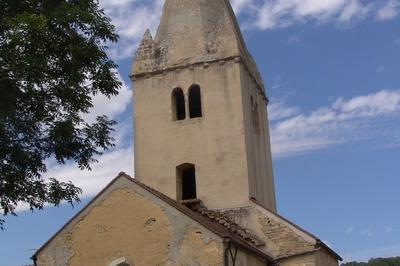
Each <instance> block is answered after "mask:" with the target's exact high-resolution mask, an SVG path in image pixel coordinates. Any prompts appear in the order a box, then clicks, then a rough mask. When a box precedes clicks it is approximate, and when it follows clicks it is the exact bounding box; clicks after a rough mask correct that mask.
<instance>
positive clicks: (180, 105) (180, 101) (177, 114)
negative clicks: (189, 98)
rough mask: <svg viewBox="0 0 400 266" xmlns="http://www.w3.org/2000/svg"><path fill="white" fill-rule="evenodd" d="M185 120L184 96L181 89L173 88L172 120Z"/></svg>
mask: <svg viewBox="0 0 400 266" xmlns="http://www.w3.org/2000/svg"><path fill="white" fill-rule="evenodd" d="M185 118H186V110H185V95H184V94H183V91H182V89H181V88H175V89H174V90H173V91H172V119H173V120H184V119H185Z"/></svg>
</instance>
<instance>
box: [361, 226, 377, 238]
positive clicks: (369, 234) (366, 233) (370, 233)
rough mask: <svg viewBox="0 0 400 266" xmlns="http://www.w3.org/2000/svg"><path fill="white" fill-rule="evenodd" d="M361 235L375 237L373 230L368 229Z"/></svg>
mask: <svg viewBox="0 0 400 266" xmlns="http://www.w3.org/2000/svg"><path fill="white" fill-rule="evenodd" d="M361 234H363V235H366V236H369V237H371V236H373V235H374V232H372V231H371V229H369V228H368V229H365V230H363V231H361Z"/></svg>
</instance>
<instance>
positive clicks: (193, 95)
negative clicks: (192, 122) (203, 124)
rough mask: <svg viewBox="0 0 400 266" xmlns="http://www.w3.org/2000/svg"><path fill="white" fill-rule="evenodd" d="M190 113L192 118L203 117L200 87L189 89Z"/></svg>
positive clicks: (194, 86)
mask: <svg viewBox="0 0 400 266" xmlns="http://www.w3.org/2000/svg"><path fill="white" fill-rule="evenodd" d="M189 111H190V118H196V117H202V116H203V114H202V110H201V90H200V87H199V86H198V85H193V86H191V87H190V88H189Z"/></svg>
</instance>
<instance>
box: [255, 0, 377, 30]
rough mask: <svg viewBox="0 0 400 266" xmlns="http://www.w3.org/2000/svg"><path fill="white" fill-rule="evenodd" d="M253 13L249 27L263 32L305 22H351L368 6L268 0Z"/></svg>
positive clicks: (341, 0)
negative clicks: (251, 25)
mask: <svg viewBox="0 0 400 266" xmlns="http://www.w3.org/2000/svg"><path fill="white" fill-rule="evenodd" d="M255 10H256V11H255V16H256V20H255V21H254V22H253V25H254V26H255V27H256V28H259V29H263V30H264V29H273V28H279V27H287V26H290V25H293V24H296V23H304V22H306V21H309V20H311V21H314V22H317V23H327V22H330V21H337V22H340V23H343V22H345V23H349V22H350V21H351V20H352V19H355V18H359V17H363V16H365V15H366V14H367V13H368V12H369V10H370V6H369V5H368V4H363V3H361V2H360V1H359V0H350V1H349V0H271V1H263V2H262V4H261V5H260V6H259V8H257V9H255Z"/></svg>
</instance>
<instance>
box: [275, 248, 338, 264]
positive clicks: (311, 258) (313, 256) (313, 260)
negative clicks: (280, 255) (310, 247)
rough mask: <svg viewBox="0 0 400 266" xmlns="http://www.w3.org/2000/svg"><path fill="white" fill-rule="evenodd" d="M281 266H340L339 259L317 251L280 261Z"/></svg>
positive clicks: (322, 251)
mask: <svg viewBox="0 0 400 266" xmlns="http://www.w3.org/2000/svg"><path fill="white" fill-rule="evenodd" d="M278 263H279V266H338V265H339V262H338V260H337V259H335V258H334V257H332V255H330V254H329V253H328V252H326V251H325V250H317V251H315V252H312V253H308V254H304V255H300V256H294V257H291V258H287V259H282V260H279V261H278Z"/></svg>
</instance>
